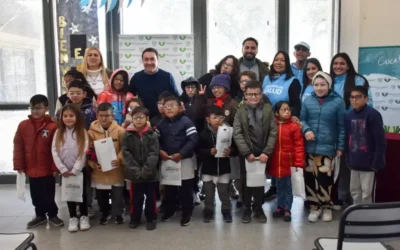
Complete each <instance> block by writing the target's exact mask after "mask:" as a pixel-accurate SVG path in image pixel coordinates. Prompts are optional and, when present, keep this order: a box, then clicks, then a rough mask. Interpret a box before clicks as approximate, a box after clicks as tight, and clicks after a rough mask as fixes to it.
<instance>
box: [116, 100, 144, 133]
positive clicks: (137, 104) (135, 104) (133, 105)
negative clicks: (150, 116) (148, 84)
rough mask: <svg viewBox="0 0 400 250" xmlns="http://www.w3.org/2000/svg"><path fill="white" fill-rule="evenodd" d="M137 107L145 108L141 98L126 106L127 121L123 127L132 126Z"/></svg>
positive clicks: (129, 102)
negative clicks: (133, 113) (134, 111)
mask: <svg viewBox="0 0 400 250" xmlns="http://www.w3.org/2000/svg"><path fill="white" fill-rule="evenodd" d="M136 107H143V102H142V101H141V100H140V99H139V98H133V99H131V100H129V101H128V102H127V103H126V104H125V110H124V113H125V114H126V116H125V121H124V122H123V123H122V124H121V127H123V128H127V127H128V126H129V125H131V124H132V111H133V110H134V109H135V108H136Z"/></svg>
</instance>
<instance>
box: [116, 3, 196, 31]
mask: <svg viewBox="0 0 400 250" xmlns="http://www.w3.org/2000/svg"><path fill="white" fill-rule="evenodd" d="M141 2H142V1H133V2H132V4H131V5H130V6H129V7H126V5H124V7H123V10H122V15H121V16H122V18H121V19H122V25H121V26H122V27H121V28H122V29H121V34H132V35H146V34H154V35H167V34H168V35H174V34H181V35H184V34H192V0H173V1H172V0H168V1H167V0H146V1H144V3H143V6H141Z"/></svg>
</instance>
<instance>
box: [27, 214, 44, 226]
mask: <svg viewBox="0 0 400 250" xmlns="http://www.w3.org/2000/svg"><path fill="white" fill-rule="evenodd" d="M46 222H47V219H46V218H43V217H39V216H36V217H35V218H33V219H32V220H31V221H30V222H28V225H27V228H34V227H37V226H39V225H42V224H46Z"/></svg>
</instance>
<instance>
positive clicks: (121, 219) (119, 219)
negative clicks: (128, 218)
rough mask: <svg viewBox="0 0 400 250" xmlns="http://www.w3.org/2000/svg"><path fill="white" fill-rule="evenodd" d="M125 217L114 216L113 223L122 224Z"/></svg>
mask: <svg viewBox="0 0 400 250" xmlns="http://www.w3.org/2000/svg"><path fill="white" fill-rule="evenodd" d="M124 222H125V219H124V217H123V216H122V215H117V216H115V224H118V225H121V224H124Z"/></svg>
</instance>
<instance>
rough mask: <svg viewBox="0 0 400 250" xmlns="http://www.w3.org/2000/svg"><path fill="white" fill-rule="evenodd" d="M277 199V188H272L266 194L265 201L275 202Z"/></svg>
mask: <svg viewBox="0 0 400 250" xmlns="http://www.w3.org/2000/svg"><path fill="white" fill-rule="evenodd" d="M276 197H277V193H276V187H270V188H269V189H268V191H267V192H266V193H265V194H264V200H267V201H269V200H273V199H275V198H276Z"/></svg>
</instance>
